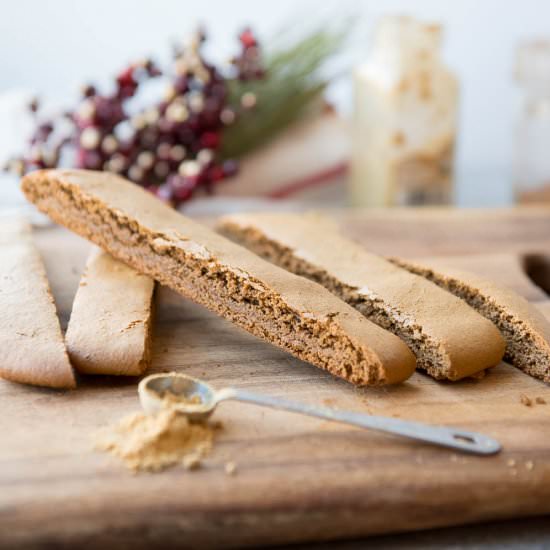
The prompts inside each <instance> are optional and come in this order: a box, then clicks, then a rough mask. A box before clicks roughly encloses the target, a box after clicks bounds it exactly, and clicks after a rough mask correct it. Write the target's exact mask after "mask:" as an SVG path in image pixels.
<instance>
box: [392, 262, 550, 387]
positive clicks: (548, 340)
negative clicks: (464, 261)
mask: <svg viewBox="0 0 550 550" xmlns="http://www.w3.org/2000/svg"><path fill="white" fill-rule="evenodd" d="M392 262H393V263H395V265H398V266H400V267H403V268H405V269H407V270H409V271H410V272H411V273H415V274H417V275H421V276H422V277H425V278H426V279H428V280H429V281H432V282H434V283H435V284H437V285H439V286H440V287H442V288H444V289H445V290H448V291H449V292H451V293H452V294H454V295H455V296H458V297H459V298H462V299H463V300H465V301H466V302H467V303H468V304H470V306H472V307H473V308H474V309H476V310H477V311H478V312H479V313H480V314H481V315H483V316H484V317H486V318H487V319H490V320H491V321H492V322H493V323H494V324H495V325H496V326H497V327H498V328H499V329H500V332H501V333H502V335H503V336H504V339H505V340H506V352H505V354H504V359H505V360H506V361H508V362H510V363H511V364H512V365H514V366H515V367H517V368H519V369H521V370H522V371H524V372H526V373H527V374H529V375H531V376H533V377H535V378H539V379H540V380H544V381H545V382H550V322H549V321H548V320H547V319H546V318H545V317H544V315H543V314H542V313H541V312H540V311H539V310H538V309H537V308H536V307H535V306H533V305H531V304H530V303H529V302H528V301H527V300H525V299H524V298H523V297H522V296H520V295H519V294H517V293H516V292H514V291H513V290H511V289H509V288H507V287H503V286H501V285H498V284H496V283H494V282H492V281H489V280H487V279H485V278H484V277H481V276H479V275H477V274H474V273H470V272H466V271H463V270H460V269H456V268H450V267H447V266H445V265H443V264H441V263H440V262H438V261H437V260H430V261H429V262H428V263H425V262H424V261H421V262H420V263H417V262H413V261H411V260H403V259H401V258H392Z"/></svg>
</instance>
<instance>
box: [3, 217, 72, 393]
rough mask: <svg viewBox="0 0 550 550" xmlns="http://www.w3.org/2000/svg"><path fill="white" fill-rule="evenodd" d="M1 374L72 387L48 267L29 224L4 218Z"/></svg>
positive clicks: (27, 381)
mask: <svg viewBox="0 0 550 550" xmlns="http://www.w3.org/2000/svg"><path fill="white" fill-rule="evenodd" d="M0 376H1V377H2V378H5V379H6V380H11V381H12V382H21V383H23V384H33V385H37V386H46V387H50V388H74V387H75V386H76V382H75V377H74V373H73V369H72V367H71V364H70V362H69V358H68V356H67V352H66V350H65V344H64V342H63V335H62V333H61V327H60V326H59V319H58V317H57V311H56V307H55V304H54V301H53V298H52V294H51V291H50V286H49V283H48V279H47V278H46V270H45V269H44V264H43V263H42V259H41V257H40V254H39V253H38V250H37V249H36V247H35V245H34V243H33V240H32V234H31V229H30V227H29V225H28V224H27V223H26V222H25V221H23V220H21V219H19V218H0Z"/></svg>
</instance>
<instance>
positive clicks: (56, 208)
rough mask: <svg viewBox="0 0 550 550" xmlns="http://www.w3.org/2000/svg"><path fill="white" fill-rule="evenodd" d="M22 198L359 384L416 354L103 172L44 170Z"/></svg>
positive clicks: (410, 363) (402, 367)
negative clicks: (25, 197) (24, 197)
mask: <svg viewBox="0 0 550 550" xmlns="http://www.w3.org/2000/svg"><path fill="white" fill-rule="evenodd" d="M22 187H23V191H24V192H25V195H26V196H27V198H28V199H29V200H30V201H31V202H33V203H35V204H36V205H37V206H38V207H39V208H40V210H42V211H43V212H45V213H46V214H48V215H49V216H50V217H51V218H52V219H53V220H55V221H56V222H58V223H60V224H62V225H65V226H66V227H68V228H69V229H71V230H72V231H74V232H76V233H78V234H79V235H82V236H83V237H86V238H88V239H89V240H91V241H92V242H94V243H95V244H97V245H99V246H101V247H102V248H103V249H104V250H106V251H107V252H109V253H110V254H111V255H112V256H114V257H115V258H117V259H119V260H121V261H123V262H125V263H127V264H128V265H130V266H131V267H133V268H134V269H136V270H138V271H140V272H141V273H144V274H146V275H149V276H150V277H153V278H154V279H156V280H158V281H159V282H161V283H162V284H165V285H166V286H169V287H170V288H172V289H174V290H175V291H177V292H179V293H181V294H182V295H184V296H186V297H188V298H191V299H192V300H194V301H196V302H198V303H200V304H203V305H204V306H206V307H208V308H209V309H211V310H212V311H215V312H216V313H218V314H220V315H221V316H223V317H226V318H227V319H229V320H231V321H233V322H234V323H235V324H237V325H238V326H240V327H242V328H244V329H246V330H248V331H249V332H251V333H252V334H255V335H256V336H259V337H261V338H264V339H265V340H268V341H269V342H272V343H273V344H276V345H278V346H280V347H281V348H284V349H286V350H287V351H289V352H290V353H292V354H293V355H295V356H296V357H299V358H300V359H303V360H305V361H309V362H310V363H312V364H314V365H316V366H318V367H321V368H323V369H326V370H328V371H330V372H331V373H333V374H335V375H337V376H340V377H342V378H345V379H346V380H349V381H350V382H353V383H355V384H359V385H365V384H384V383H394V382H400V381H402V380H405V379H406V378H408V377H409V376H410V375H411V374H412V372H413V371H414V368H415V359H414V355H413V354H412V353H411V351H410V350H409V349H408V348H407V346H406V345H405V344H404V343H403V342H402V341H401V340H400V339H399V338H397V337H396V336H394V335H393V334H391V333H389V332H387V331H385V330H383V329H381V328H380V327H378V326H377V325H375V324H374V323H371V322H370V321H368V320H366V319H365V318H364V317H363V316H362V315H360V314H359V313H358V312H357V311H355V310H354V309H353V308H351V307H349V306H348V305H347V304H345V303H344V302H342V301H341V300H338V299H337V298H336V297H335V296H334V295H332V294H331V293H330V292H328V291H327V290H325V289H324V288H323V287H321V286H320V285H317V284H315V283H313V282H311V281H308V280H307V279H304V278H302V277H297V276H296V275H292V274H291V273H288V272H287V271H285V270H283V269H280V268H277V267H275V266H273V265H272V264H270V263H269V262H266V261H265V260H262V259H261V258H258V257H257V256H256V255H255V254H253V253H252V252H249V251H248V250H246V249H245V248H243V247H241V246H238V245H236V244H234V243H232V242H231V241H229V240H228V239H225V238H224V237H222V236H220V235H218V234H217V233H215V232H214V231H212V230H210V229H208V228H206V227H204V226H202V225H200V224H198V223H196V222H194V221H192V220H190V219H188V218H186V217H184V216H182V215H181V214H179V213H178V212H176V211H175V210H173V209H171V208H170V207H168V206H167V205H165V204H163V203H162V202H161V201H159V200H158V199H156V198H155V197H153V196H152V195H151V194H150V193H148V192H147V191H145V190H143V189H141V188H140V187H138V186H136V185H134V184H132V183H130V182H129V181H127V180H124V179H123V178H121V177H118V176H115V175H112V174H108V173H105V172H90V171H79V170H67V171H63V170H60V171H58V170H44V171H37V172H33V173H32V174H29V175H28V176H26V177H25V178H24V179H23V183H22Z"/></svg>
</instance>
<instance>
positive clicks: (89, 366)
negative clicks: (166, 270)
mask: <svg viewBox="0 0 550 550" xmlns="http://www.w3.org/2000/svg"><path fill="white" fill-rule="evenodd" d="M154 288H155V283H154V281H153V280H152V279H151V278H150V277H147V275H142V274H141V273H138V272H137V271H136V270H135V269H132V268H131V267H128V266H127V265H126V264H124V263H122V262H120V261H118V260H115V259H114V258H113V257H112V256H111V255H109V254H107V253H106V252H103V251H102V250H101V249H99V248H96V247H94V248H93V250H92V251H91V253H90V255H89V257H88V261H87V263H86V268H85V271H84V273H83V275H82V278H81V280H80V284H79V286H78V290H77V292H76V296H75V298H74V302H73V308H72V311H71V318H70V320H69V325H68V327H67V332H66V334H65V343H66V346H67V351H68V353H69V357H70V359H71V363H72V364H73V366H74V367H75V368H76V369H77V370H78V371H80V372H83V373H87V374H113V375H127V376H138V375H140V374H143V372H145V370H146V369H147V368H148V367H149V365H150V364H151V330H152V298H153V290H154Z"/></svg>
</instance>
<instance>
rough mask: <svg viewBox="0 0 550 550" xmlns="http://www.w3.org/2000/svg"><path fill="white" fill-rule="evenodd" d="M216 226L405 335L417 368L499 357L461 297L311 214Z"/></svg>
mask: <svg viewBox="0 0 550 550" xmlns="http://www.w3.org/2000/svg"><path fill="white" fill-rule="evenodd" d="M219 228H220V230H221V231H222V232H223V233H224V234H226V235H228V236H230V237H231V238H233V239H234V240H236V242H239V243H241V244H244V245H245V246H247V247H249V248H250V249H251V250H253V251H254V252H257V253H258V254H260V255H262V256H263V257H265V258H267V259H270V260H271V261H273V262H274V263H276V264H277V265H281V266H283V267H285V268H287V269H289V270H290V271H292V272H294V273H297V274H299V275H304V276H307V277H309V278H311V279H312V280H315V281H317V282H320V283H321V284H323V286H325V287H326V288H328V289H329V290H331V291H332V292H334V293H335V294H336V295H337V296H339V297H340V298H342V299H343V300H345V301H346V302H348V303H349V304H350V305H353V306H354V307H356V308H357V309H358V310H359V311H361V312H362V313H363V314H365V315H366V316H367V317H368V318H369V319H370V320H372V321H374V322H376V323H378V324H380V325H381V326H383V327H384V328H388V329H389V330H391V331H392V332H394V333H395V334H397V335H398V336H400V337H401V338H403V339H404V340H405V342H407V343H408V344H409V346H410V347H411V349H413V351H415V353H416V354H417V364H418V367H419V368H422V369H424V370H426V371H427V372H428V373H429V374H431V375H432V376H434V377H435V378H448V379H451V380H458V379H460V378H464V377H466V376H471V375H473V374H475V373H478V372H480V371H482V370H484V369H486V368H488V367H492V366H495V365H497V364H498V363H499V362H500V360H501V359H502V355H503V353H504V341H503V339H502V337H501V336H500V334H499V332H498V330H497V329H496V328H495V326H494V325H493V324H492V323H491V322H489V321H487V320H486V319H484V318H483V317H482V316H481V315H479V314H478V313H476V312H475V311H474V310H473V309H472V308H471V307H469V306H468V305H467V304H465V303H464V302H463V301H462V300H460V299H458V298H456V297H454V296H452V295H451V294H449V293H448V292H445V291H444V290H441V289H440V288H439V287H437V286H436V285H435V284H433V283H430V282H428V281H426V280H425V279H424V278H422V277H419V276H417V275H413V274H411V273H409V272H408V271H406V270H404V269H400V268H398V267H396V266H394V265H393V264H391V263H390V262H388V261H387V260H385V259H384V258H381V257H379V256H376V255H374V254H371V253H369V252H367V251H366V250H365V249H363V248H362V247H361V246H359V245H357V244H355V243H353V242H351V241H349V240H348V239H346V238H344V237H343V236H341V235H340V234H339V232H338V229H337V227H336V226H335V225H334V224H333V223H332V222H331V220H329V219H327V218H325V217H320V216H316V215H313V214H308V215H304V214H300V215H298V214H280V213H261V214H236V215H230V216H226V217H224V218H222V220H221V221H220V223H219Z"/></svg>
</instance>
